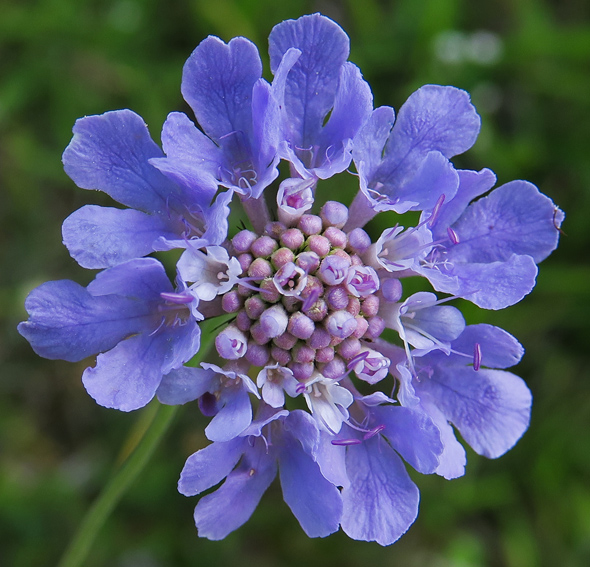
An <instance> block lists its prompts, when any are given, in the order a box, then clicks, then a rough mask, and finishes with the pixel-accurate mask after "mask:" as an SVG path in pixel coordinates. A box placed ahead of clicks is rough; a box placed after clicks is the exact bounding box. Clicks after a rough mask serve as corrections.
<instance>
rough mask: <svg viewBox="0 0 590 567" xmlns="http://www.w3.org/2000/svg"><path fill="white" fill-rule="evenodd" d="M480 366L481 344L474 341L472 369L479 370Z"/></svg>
mask: <svg viewBox="0 0 590 567" xmlns="http://www.w3.org/2000/svg"><path fill="white" fill-rule="evenodd" d="M480 366H481V345H480V344H479V343H475V346H474V348H473V370H475V371H477V370H479V367H480Z"/></svg>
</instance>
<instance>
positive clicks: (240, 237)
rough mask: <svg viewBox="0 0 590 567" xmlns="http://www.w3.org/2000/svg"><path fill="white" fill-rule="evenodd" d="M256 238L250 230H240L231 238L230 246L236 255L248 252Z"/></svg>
mask: <svg viewBox="0 0 590 567" xmlns="http://www.w3.org/2000/svg"><path fill="white" fill-rule="evenodd" d="M257 238H258V235H256V234H255V233H254V232H252V231H251V230H241V231H240V232H238V234H236V235H235V236H234V237H233V238H232V241H231V243H232V246H233V247H234V250H235V251H236V254H242V253H244V252H249V251H250V246H252V243H253V242H254V241H255V240H256V239H257Z"/></svg>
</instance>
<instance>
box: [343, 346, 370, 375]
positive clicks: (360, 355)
mask: <svg viewBox="0 0 590 567" xmlns="http://www.w3.org/2000/svg"><path fill="white" fill-rule="evenodd" d="M368 356H369V351H368V350H365V351H363V352H359V353H358V354H357V355H356V356H355V357H353V358H351V359H350V360H349V362H348V364H347V365H346V368H347V369H348V370H352V369H353V368H354V367H355V366H356V365H357V364H358V363H359V362H364V361H365V360H366V359H367V357H368Z"/></svg>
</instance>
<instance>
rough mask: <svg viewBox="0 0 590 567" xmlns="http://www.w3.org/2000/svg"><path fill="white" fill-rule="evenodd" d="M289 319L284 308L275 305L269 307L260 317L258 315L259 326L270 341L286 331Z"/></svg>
mask: <svg viewBox="0 0 590 567" xmlns="http://www.w3.org/2000/svg"><path fill="white" fill-rule="evenodd" d="M288 323H289V317H288V316H287V312H286V311H285V308H284V307H283V306H282V305H280V304H278V303H277V304H276V305H273V306H272V307H269V308H268V309H267V310H266V311H265V312H264V313H262V315H260V326H261V328H262V330H263V331H264V333H265V334H266V335H267V336H269V337H270V338H271V339H274V338H275V337H278V336H280V335H282V334H283V333H284V332H285V331H286V330H287V324H288Z"/></svg>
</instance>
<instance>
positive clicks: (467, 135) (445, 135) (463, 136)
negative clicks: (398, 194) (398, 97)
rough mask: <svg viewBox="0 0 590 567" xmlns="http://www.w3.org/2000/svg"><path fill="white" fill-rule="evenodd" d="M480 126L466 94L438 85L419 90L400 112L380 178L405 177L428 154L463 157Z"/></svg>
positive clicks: (386, 150)
mask: <svg viewBox="0 0 590 567" xmlns="http://www.w3.org/2000/svg"><path fill="white" fill-rule="evenodd" d="M480 124H481V119H480V117H479V115H478V114H477V112H476V110H475V108H474V107H473V105H472V104H471V101H470V99H469V94H468V93H467V92H465V91H463V90H461V89H457V88H455V87H443V86H439V85H425V86H424V87H421V88H419V89H418V90H417V91H416V92H414V93H413V94H411V95H410V97H409V98H408V100H407V101H406V102H405V103H404V104H403V105H402V107H401V108H400V110H399V113H398V116H397V120H396V122H395V125H394V127H393V131H392V133H391V137H390V139H389V141H388V143H387V145H386V147H385V155H384V158H383V164H382V166H381V168H380V171H379V175H378V176H379V179H381V180H383V181H386V180H388V179H390V178H391V176H392V175H395V176H396V177H397V178H405V177H406V176H407V175H408V174H409V172H411V171H412V170H414V169H416V168H417V167H418V166H419V165H420V162H421V161H422V159H423V158H424V156H425V155H426V154H427V153H428V152H430V151H438V152H440V153H442V154H443V155H444V156H445V157H446V158H452V157H453V156H456V155H458V154H462V153H463V152H465V151H467V150H468V149H469V148H470V147H471V146H472V145H473V144H474V143H475V140H476V139H477V135H478V134H479V128H480Z"/></svg>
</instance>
